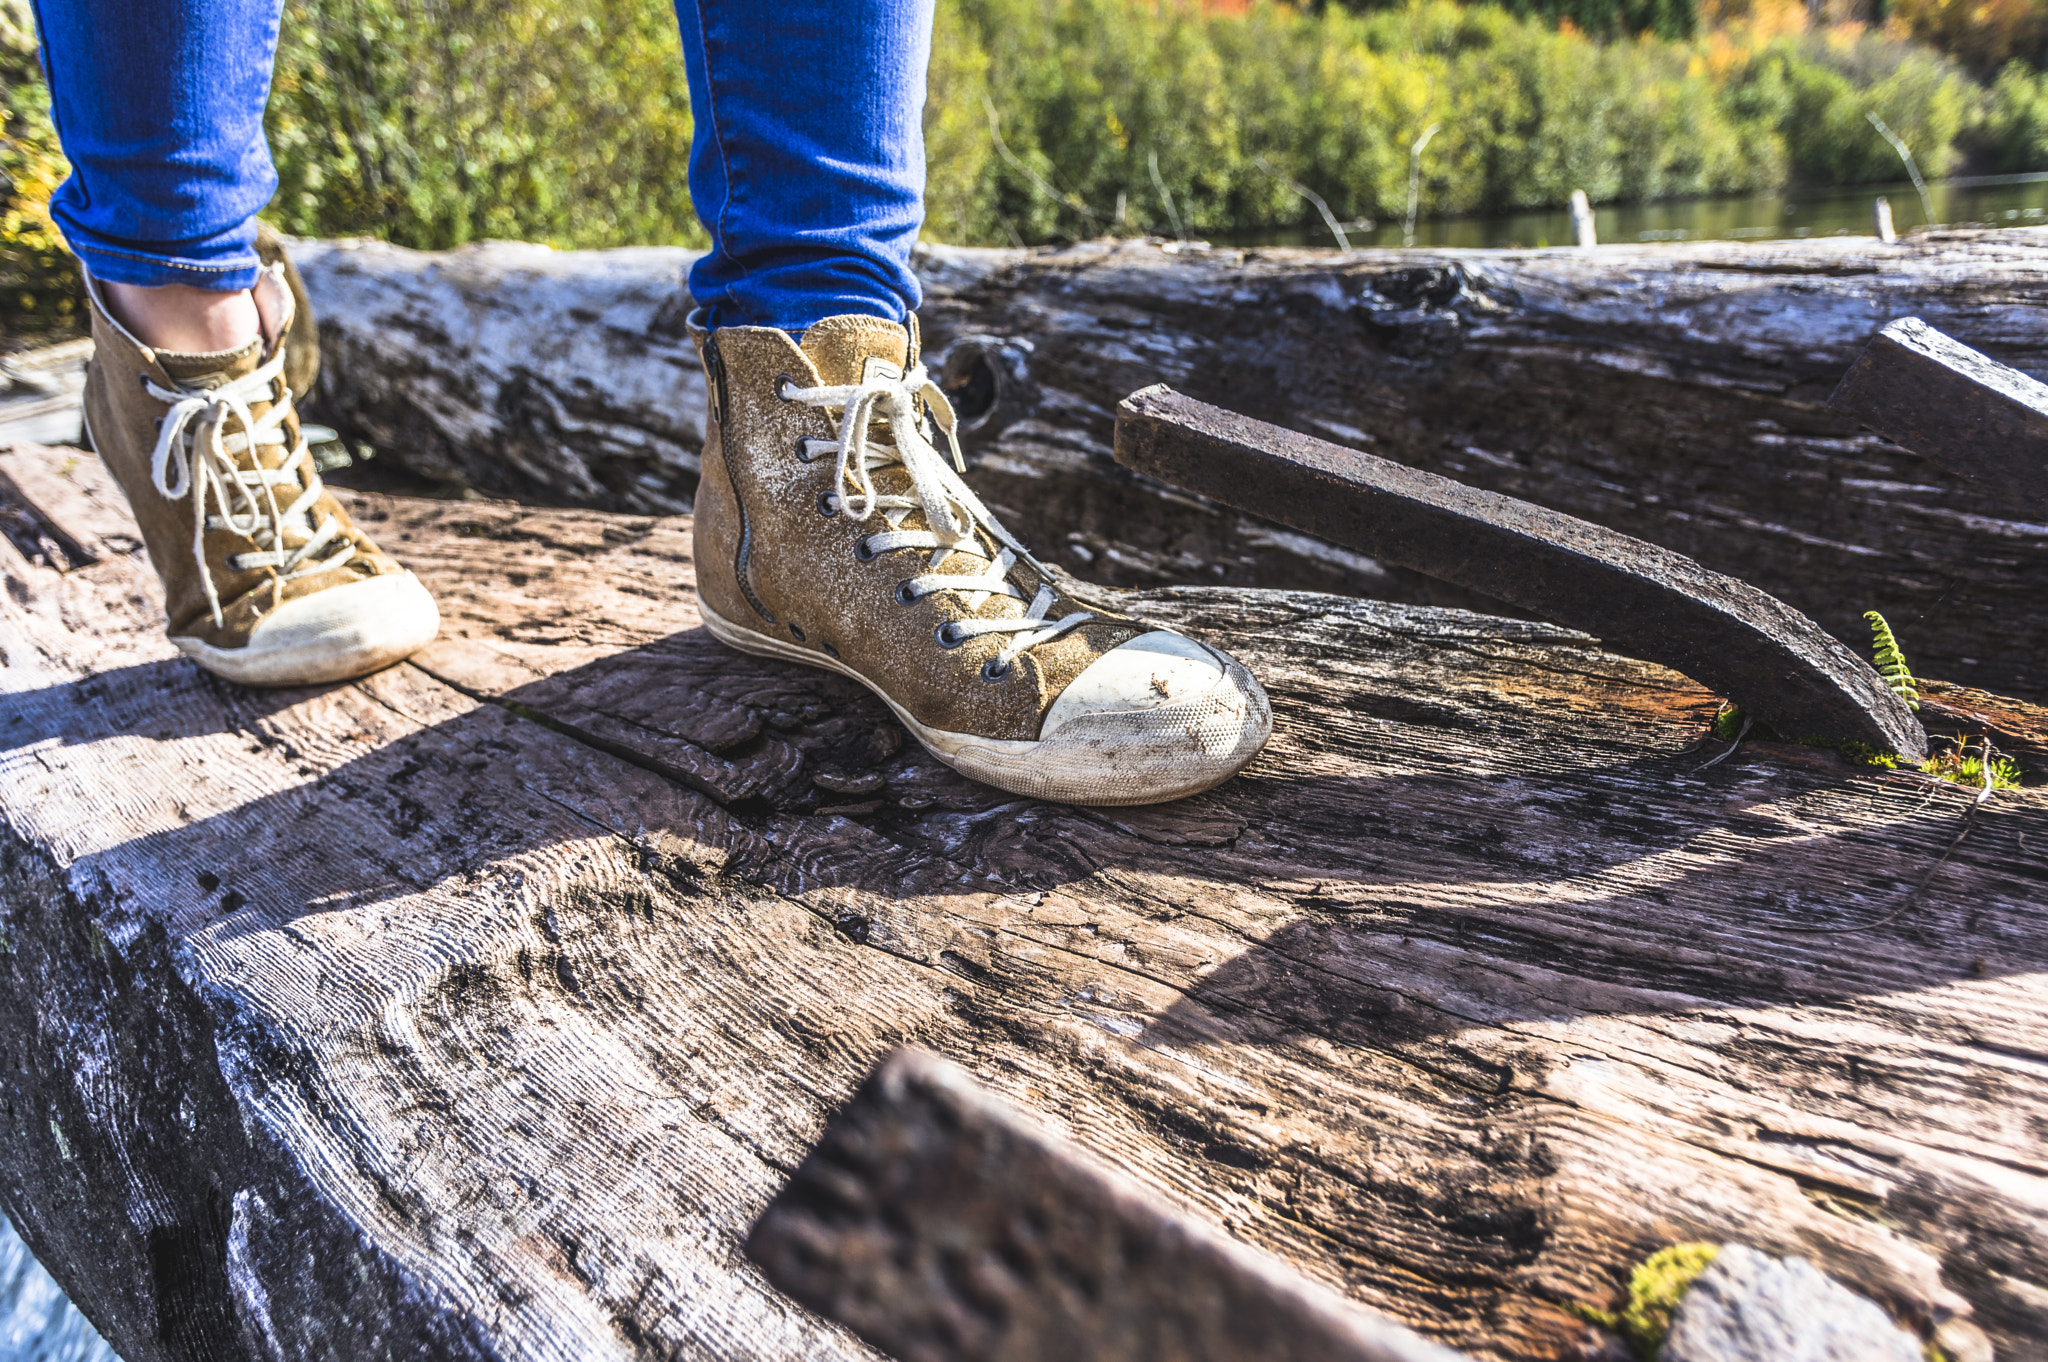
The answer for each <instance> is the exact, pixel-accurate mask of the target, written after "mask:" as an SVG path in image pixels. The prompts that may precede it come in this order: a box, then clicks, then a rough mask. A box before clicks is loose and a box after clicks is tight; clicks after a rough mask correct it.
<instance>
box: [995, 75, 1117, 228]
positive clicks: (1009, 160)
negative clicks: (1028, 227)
mask: <svg viewBox="0 0 2048 1362" xmlns="http://www.w3.org/2000/svg"><path fill="white" fill-rule="evenodd" d="M981 107H982V108H984V109H986V110H988V135H989V136H990V137H991V138H993V139H994V141H995V144H996V155H998V156H1000V157H1002V158H1003V164H1004V165H1007V166H1008V167H1010V169H1012V170H1014V171H1016V172H1017V173H1018V174H1019V175H1022V176H1023V177H1024V178H1025V180H1027V181H1028V182H1029V183H1030V185H1031V187H1032V188H1033V189H1036V190H1037V191H1038V192H1039V193H1041V194H1043V195H1045V196H1046V197H1047V198H1049V199H1051V200H1052V201H1053V202H1054V203H1063V204H1065V205H1066V206H1067V207H1069V208H1071V209H1073V210H1074V211H1075V212H1077V213H1079V214H1081V215H1082V216H1083V217H1085V218H1087V219H1088V221H1089V222H1090V223H1097V222H1103V221H1106V219H1105V218H1104V217H1103V216H1102V214H1100V213H1098V212H1096V211H1095V210H1094V209H1093V208H1090V207H1089V206H1088V205H1087V204H1085V203H1083V202H1081V200H1079V199H1077V198H1075V197H1074V196H1073V195H1072V194H1069V193H1066V192H1064V191H1062V190H1059V189H1055V188H1054V187H1053V186H1052V185H1051V184H1050V183H1049V182H1048V181H1047V180H1046V178H1045V177H1044V176H1043V175H1040V174H1039V173H1038V172H1037V171H1035V170H1033V169H1032V168H1031V167H1030V166H1027V165H1025V164H1024V163H1023V162H1022V161H1020V160H1018V159H1017V153H1016V152H1014V151H1011V150H1010V144H1009V143H1007V142H1005V141H1004V140H1003V119H1002V115H1001V114H998V113H997V112H996V102H995V101H994V100H992V99H990V98H989V97H988V96H987V95H983V96H982V97H981Z"/></svg>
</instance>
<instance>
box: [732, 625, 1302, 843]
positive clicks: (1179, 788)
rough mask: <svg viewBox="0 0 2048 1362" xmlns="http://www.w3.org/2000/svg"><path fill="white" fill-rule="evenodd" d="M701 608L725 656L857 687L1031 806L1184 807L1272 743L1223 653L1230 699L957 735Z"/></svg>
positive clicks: (1260, 697)
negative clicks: (1006, 733)
mask: <svg viewBox="0 0 2048 1362" xmlns="http://www.w3.org/2000/svg"><path fill="white" fill-rule="evenodd" d="M697 608H698V611H699V613H700V614H702V615H703V617H704V627H705V628H707V629H709V630H710V631H711V634H712V636H713V637H714V638H716V639H717V640H718V641H719V642H721V643H723V644H725V645H726V646H727V647H729V648H736V649H738V650H739V651H741V652H743V653H753V654H755V655H756V656H759V657H774V658H780V659H782V660H784V661H787V662H800V663H802V664H804V665H805V666H808V667H817V668H819V669H821V670H824V671H834V672H838V673H839V674H840V675H841V676H845V677H849V678H851V679H852V680H855V681H858V682H860V684H862V685H863V686H866V687H867V688H868V689H869V690H871V691H873V692H874V693H875V694H876V695H877V696H878V697H880V699H881V701H882V703H883V704H885V705H887V706H888V707H889V708H890V709H891V710H892V711H893V712H894V713H895V715H896V717H897V719H899V720H900V721H901V722H902V724H903V726H904V727H905V728H907V729H909V730H910V733H911V736H912V737H914V738H916V739H917V740H918V741H919V742H920V743H922V744H923V745H924V747H925V750H926V751H928V752H930V753H931V754H932V755H933V756H935V757H937V758H938V759H939V760H940V761H943V762H945V763H946V765H948V766H950V767H952V768H953V769H954V770H956V771H958V772H960V774H962V775H964V776H968V777H970V778H972V779H974V780H978V781H981V782H982V783H983V784H985V785H993V786H995V787H996V788H997V789H999V790H1007V791H1008V792H1010V793H1011V794H1019V795H1028V796H1030V797H1031V798H1034V799H1046V800H1053V801H1056V802H1058V803H1062V804H1093V805H1118V804H1157V803H1162V802H1164V801H1166V800H1169V799H1184V798H1186V797H1187V796H1189V795H1195V794H1200V793H1201V792H1202V791H1204V790H1208V789H1213V788H1214V787H1216V786H1218V785H1220V784H1222V783H1223V782H1224V781H1226V780H1228V779H1230V778H1231V777H1232V776H1234V775H1236V774H1237V773H1238V772H1239V771H1240V770H1242V769H1244V767H1245V765H1246V763H1248V762H1250V761H1251V759H1252V758H1253V757H1255V756H1257V755H1258V753H1259V749H1260V748H1262V747H1264V746H1265V745H1266V740H1267V739H1268V738H1269V737H1271V736H1272V733H1273V710H1272V706H1271V705H1270V704H1269V703H1268V701H1267V699H1266V692H1265V691H1264V690H1263V689H1262V688H1261V687H1260V685H1259V683H1258V682H1257V681H1256V680H1254V679H1253V677H1252V674H1251V673H1250V672H1248V671H1246V670H1245V669H1244V666H1243V665H1242V664H1241V663H1239V662H1237V661H1236V660H1235V659H1232V658H1230V657H1228V656H1226V655H1224V654H1221V653H1216V654H1214V655H1215V657H1216V658H1217V660H1218V662H1219V664H1220V665H1221V666H1222V668H1223V671H1224V674H1225V675H1226V677H1228V679H1229V681H1230V682H1231V686H1232V691H1233V693H1232V694H1231V695H1229V696H1219V695H1216V694H1210V695H1205V696H1197V697H1194V698H1192V699H1188V700H1183V701H1179V702H1176V703H1170V704H1162V705H1160V706H1158V707H1156V708H1153V709H1142V710H1123V711H1117V712H1112V713H1099V714H1085V715H1082V716H1080V717H1078V718H1075V719H1071V720H1069V721H1067V722H1066V723H1064V724H1062V725H1061V726H1060V727H1059V728H1058V729H1056V730H1054V731H1053V732H1052V733H1051V734H1049V735H1047V736H1045V737H1043V738H1036V739H1030V740H1014V739H1011V740H1005V739H1000V738H983V737H979V736H977V735H975V734H972V733H953V732H949V731H948V730H946V729H943V728H933V727H931V726H930V725H928V724H924V723H920V722H919V721H918V720H917V718H916V717H915V716H913V715H912V714H910V713H909V712H907V711H906V710H905V709H904V708H903V707H902V706H901V705H899V704H897V703H896V701H895V700H893V699H891V698H890V696H889V695H888V693H887V692H885V691H883V690H882V689H881V688H880V687H879V686H877V685H875V683H874V682H872V681H870V680H868V679H867V678H866V677H865V676H862V675H861V674H860V673H859V672H857V671H855V670H854V669H853V668H851V667H849V666H847V665H846V664H845V663H843V662H840V661H838V660H836V659H834V658H829V657H823V656H820V655H819V654H817V653H814V652H812V651H810V650H809V649H807V648H799V647H797V646H796V645H795V644H792V643H785V642H783V641H782V640H781V639H778V638H772V637H770V636H769V635H767V634H762V633H757V632H756V631H754V630H752V629H749V628H747V627H745V626H744V625H739V624H735V623H733V622H732V621H731V620H728V619H726V618H724V617H723V616H721V615H720V614H719V613H718V612H717V611H715V610H713V609H711V608H710V607H709V606H707V605H705V604H704V603H703V598H702V597H699V598H698V607H697ZM1211 651H1212V652H1213V650H1211Z"/></svg>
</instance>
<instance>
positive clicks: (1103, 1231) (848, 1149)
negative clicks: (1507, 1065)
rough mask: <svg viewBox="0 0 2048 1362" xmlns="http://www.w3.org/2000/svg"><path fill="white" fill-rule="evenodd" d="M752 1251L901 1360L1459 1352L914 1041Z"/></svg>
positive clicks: (757, 1231)
mask: <svg viewBox="0 0 2048 1362" xmlns="http://www.w3.org/2000/svg"><path fill="white" fill-rule="evenodd" d="M747 1255H748V1256H749V1257H750V1258H752V1259H753V1260H754V1261H755V1262H756V1263H758V1264H760V1265H761V1268H762V1270H763V1271H765V1272H766V1273H767V1275H768V1280H769V1281H771V1282H773V1283H774V1284H775V1285H776V1286H778V1287H780V1288H781V1289H782V1290H783V1291H785V1292H787V1293H788V1294H789V1295H791V1296H794V1297H795V1298H796V1299H797V1300H799V1301H801V1302H803V1303H804V1304H805V1305H807V1306H809V1307H810V1308H811V1309H813V1310H816V1311H817V1312H818V1313H819V1314H821V1315H824V1316H826V1317H827V1318H830V1319H834V1320H837V1321H838V1322H839V1323H841V1324H844V1325H845V1326H846V1327H847V1328H849V1329H851V1330H853V1332H854V1333H856V1334H859V1335H860V1336H861V1337H862V1338H864V1339H866V1340H867V1341H868V1342H869V1343H871V1344H873V1345H874V1346H875V1347H877V1348H879V1349H881V1350H882V1351H883V1352H886V1353H888V1354H890V1355H891V1356H893V1357H896V1358H900V1359H901V1360H902V1362H1152V1360H1153V1359H1169V1358H1170V1359H1174V1360H1175V1362H1460V1355H1459V1354H1457V1353H1453V1352H1451V1351H1449V1350H1447V1349H1444V1348H1440V1347H1438V1346H1436V1345H1435V1344H1433V1343H1429V1342H1426V1341H1424V1340H1423V1339H1422V1338H1421V1337H1419V1336H1417V1335H1416V1334H1414V1333H1411V1332H1410V1331H1408V1330H1407V1329H1404V1328H1402V1327H1401V1326H1400V1325H1398V1324H1395V1323H1393V1322H1392V1321H1390V1320H1386V1319H1383V1318H1381V1317H1380V1316H1378V1315H1374V1314H1371V1313H1369V1312H1367V1311H1365V1310H1364V1309H1361V1308H1360V1307H1358V1306H1356V1305H1354V1304H1352V1303H1351V1302H1350V1301H1347V1300H1345V1299H1344V1298H1343V1297H1342V1296H1340V1295H1338V1294H1337V1293H1336V1292H1334V1291H1331V1290H1330V1289H1329V1288H1327V1287H1324V1286H1320V1285H1318V1284H1316V1283H1314V1282H1312V1281H1310V1280H1309V1279H1307V1278H1306V1277H1303V1276H1301V1275H1300V1274H1299V1273H1297V1272H1296V1271H1295V1270H1294V1269H1293V1268H1291V1267H1289V1266H1288V1265H1287V1264H1285V1263H1283V1262H1281V1261H1280V1260H1279V1259H1276V1258H1272V1257H1270V1256H1268V1255H1266V1254H1264V1253H1260V1252H1258V1251H1257V1250H1254V1249H1251V1248H1248V1247H1246V1246H1245V1245H1243V1244H1240V1243H1238V1242H1237V1241H1235V1240H1233V1239H1229V1238H1226V1237H1225V1236H1224V1235H1222V1234H1220V1233H1218V1232H1217V1231H1215V1230H1213V1229H1210V1228H1208V1227H1207V1226H1205V1225H1203V1224H1200V1223H1199V1222H1197V1221H1195V1220H1193V1219H1191V1218H1189V1217H1188V1216H1186V1215H1183V1214H1181V1213H1179V1212H1178V1211H1175V1210H1174V1209H1172V1208H1171V1207H1169V1206H1167V1205H1165V1204H1164V1203H1163V1202H1161V1201H1160V1200H1159V1199H1158V1198H1157V1197H1155V1196H1153V1195H1151V1194H1149V1193H1147V1192H1146V1191H1145V1190H1144V1189H1143V1188H1141V1187H1139V1186H1138V1185H1137V1184H1136V1183H1134V1182H1132V1181H1130V1180H1129V1179H1128V1178H1125V1177H1123V1176H1122V1175H1120V1174H1118V1173H1115V1172H1112V1171H1110V1170H1109V1169H1106V1168H1103V1167H1102V1166H1100V1165H1098V1164H1096V1163H1095V1162H1094V1161H1093V1160H1091V1159H1089V1158H1088V1157H1087V1156H1085V1155H1083V1154H1082V1153H1081V1152H1080V1151H1079V1150H1077V1149H1075V1148H1074V1147H1073V1146H1071V1145H1069V1144H1067V1143H1066V1142H1065V1141H1063V1140H1060V1139H1056V1138H1054V1137H1053V1136H1051V1135H1049V1134H1047V1133H1046V1132H1045V1131H1043V1130H1041V1129H1040V1128H1039V1127H1038V1125H1037V1124H1036V1123H1035V1122H1034V1121H1032V1120H1031V1119H1030V1118H1029V1117H1027V1116H1026V1115H1025V1114H1024V1113H1022V1112H1020V1111H1018V1110H1017V1109H1016V1108H1014V1107H1011V1106H1010V1105H1009V1104H1007V1103H1005V1102H1003V1101H1001V1100H1000V1099H998V1098H996V1097H994V1096H993V1095H991V1094H990V1093H988V1092H986V1091H984V1090H983V1089H982V1088H981V1087H979V1086H978V1085H977V1084H976V1083H975V1082H974V1081H973V1079H971V1078H969V1077H968V1076H967V1075H966V1074H965V1073H963V1072H962V1071H960V1070H959V1069H958V1068H955V1067H954V1066H953V1065H951V1064H948V1063H947V1062H946V1061H944V1060H942V1059H940V1058H938V1057H937V1056H936V1055H932V1054H929V1053H927V1052H925V1051H922V1050H916V1049H903V1050H898V1051H896V1052H895V1053H894V1054H892V1055H890V1056H889V1057H888V1058H887V1059H886V1060H884V1061H883V1062H882V1064H881V1065H880V1067H878V1068H877V1069H876V1070H875V1072H874V1073H872V1074H870V1075H869V1076H868V1080H867V1082H866V1083H865V1084H863V1085H862V1087H861V1090H860V1091H859V1092H858V1093H856V1094H855V1095H854V1098H853V1100H852V1101H851V1102H849V1103H848V1104H847V1105H846V1107H845V1109H844V1110H842V1111H841V1112H840V1113H839V1115H838V1116H836V1117H835V1118H833V1121H832V1123H831V1125H830V1126H829V1127H827V1129H826V1131H825V1134H824V1136H823V1137H822V1138H821V1139H820V1140H819V1141H818V1145H817V1147H816V1148H815V1149H813V1150H812V1151H811V1153H810V1156H809V1157H808V1158H806V1159H805V1160H804V1162H803V1164H802V1166H800V1167H799V1168H798V1169H797V1171H796V1175H795V1176H794V1177H792V1178H791V1179H790V1180H789V1185H788V1186H786V1187H784V1188H783V1189H782V1191H781V1193H780V1194H779V1195H777V1196H776V1198H775V1200H774V1201H772V1202H770V1203H769V1205H768V1209H767V1210H766V1211H764V1212H762V1214H761V1218H760V1220H759V1221H757V1222H756V1223H755V1225H754V1229H753V1232H752V1234H750V1235H749V1236H748V1238H747Z"/></svg>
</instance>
